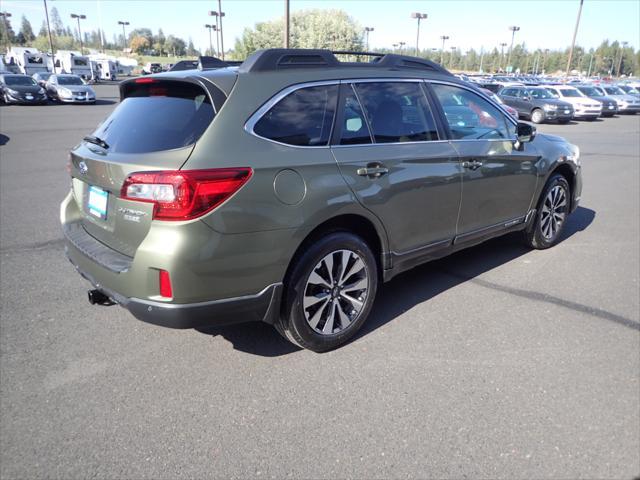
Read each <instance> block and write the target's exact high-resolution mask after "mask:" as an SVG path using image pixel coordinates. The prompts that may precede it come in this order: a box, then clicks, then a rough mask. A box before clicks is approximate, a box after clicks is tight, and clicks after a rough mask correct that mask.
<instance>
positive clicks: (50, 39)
mask: <svg viewBox="0 0 640 480" xmlns="http://www.w3.org/2000/svg"><path fill="white" fill-rule="evenodd" d="M43 1H44V13H45V16H46V18H47V32H48V33H49V48H50V49H51V69H52V70H53V73H56V56H55V54H54V53H53V37H52V36H51V25H50V24H49V9H48V8H47V0H43Z"/></svg>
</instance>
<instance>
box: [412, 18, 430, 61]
mask: <svg viewBox="0 0 640 480" xmlns="http://www.w3.org/2000/svg"><path fill="white" fill-rule="evenodd" d="M427 17H428V15H427V14H426V13H418V12H414V13H412V14H411V18H416V19H417V20H418V33H417V34H416V57H417V56H418V52H419V51H420V20H426V18H427Z"/></svg>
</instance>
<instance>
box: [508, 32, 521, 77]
mask: <svg viewBox="0 0 640 480" xmlns="http://www.w3.org/2000/svg"><path fill="white" fill-rule="evenodd" d="M509 30H511V46H510V47H509V59H508V60H507V65H505V70H506V67H511V70H512V71H513V66H512V65H511V54H512V53H513V40H514V39H515V37H516V32H517V31H519V30H520V27H516V26H515V25H514V26H512V27H509Z"/></svg>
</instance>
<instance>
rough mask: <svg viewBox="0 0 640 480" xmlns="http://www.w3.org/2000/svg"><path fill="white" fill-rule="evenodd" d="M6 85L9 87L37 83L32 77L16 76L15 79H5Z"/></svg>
mask: <svg viewBox="0 0 640 480" xmlns="http://www.w3.org/2000/svg"><path fill="white" fill-rule="evenodd" d="M4 83H5V84H7V85H23V86H28V85H35V84H36V81H35V80H34V79H33V78H31V77H22V76H18V75H16V76H15V77H4Z"/></svg>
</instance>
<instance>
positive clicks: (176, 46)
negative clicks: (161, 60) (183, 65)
mask: <svg viewBox="0 0 640 480" xmlns="http://www.w3.org/2000/svg"><path fill="white" fill-rule="evenodd" d="M164 48H165V49H166V50H167V52H171V53H172V54H173V56H174V57H180V56H182V55H184V54H185V51H186V44H185V43H184V40H182V39H181V38H178V37H174V36H173V35H169V36H168V37H167V40H166V41H165V44H164Z"/></svg>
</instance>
